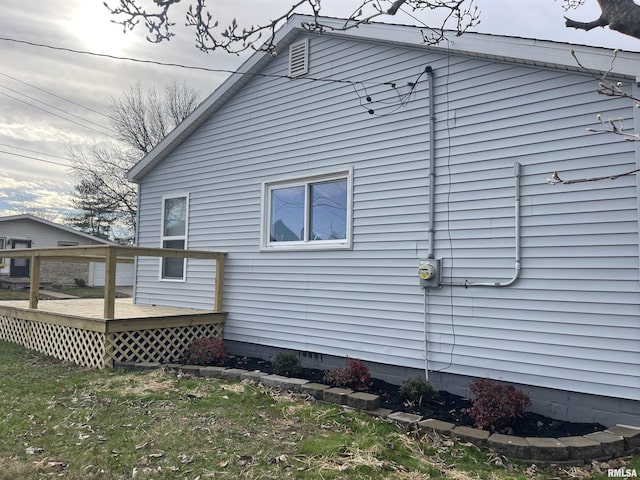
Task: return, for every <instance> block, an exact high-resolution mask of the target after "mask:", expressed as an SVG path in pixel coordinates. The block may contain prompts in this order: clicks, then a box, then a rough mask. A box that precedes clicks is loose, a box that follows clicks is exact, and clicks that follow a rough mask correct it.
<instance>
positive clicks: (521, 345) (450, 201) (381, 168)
mask: <svg viewBox="0 0 640 480" xmlns="http://www.w3.org/2000/svg"><path fill="white" fill-rule="evenodd" d="M301 20H304V18H301V17H299V16H295V17H293V18H292V19H291V20H290V22H289V23H288V24H287V25H286V26H285V27H284V28H282V29H281V31H280V32H278V37H277V44H278V55H275V56H272V55H269V54H265V53H262V52H257V53H254V54H253V56H251V57H250V58H249V59H248V60H247V61H246V62H245V64H244V65H243V66H242V67H241V68H240V70H239V71H238V73H237V74H234V75H231V76H230V77H229V79H228V80H227V81H225V82H224V83H223V84H222V86H221V87H220V88H218V89H217V90H216V91H215V92H214V93H213V94H212V95H211V96H210V97H209V98H208V99H207V100H205V101H204V102H203V104H202V105H201V106H200V107H199V108H198V109H197V110H196V111H195V112H194V113H193V114H192V115H191V116H190V117H189V118H188V119H187V120H185V121H184V122H183V123H182V124H181V125H179V126H178V128H176V129H175V130H174V131H173V132H172V133H171V134H170V135H168V136H167V138H165V140H164V141H163V142H162V143H161V144H160V145H159V146H158V147H156V148H155V149H154V150H153V151H152V152H151V153H149V154H148V155H147V156H146V157H145V158H144V159H143V160H142V161H141V162H140V163H138V164H137V165H136V166H135V167H134V168H133V169H132V170H131V171H130V174H129V178H130V180H132V181H135V182H137V183H138V184H139V188H140V210H139V222H138V232H137V235H138V237H137V238H138V244H139V245H140V246H144V247H158V246H164V247H173V248H189V249H198V250H215V251H225V252H228V256H227V260H226V264H225V280H224V281H225V291H224V309H225V311H227V312H228V319H227V322H226V325H225V332H224V335H225V339H226V341H227V342H228V343H229V344H230V346H231V349H232V351H234V352H243V353H244V354H254V355H265V356H266V355H272V354H273V353H274V352H275V351H277V350H278V349H286V350H292V351H297V352H300V356H301V357H302V358H303V359H305V360H306V361H307V362H315V365H317V366H322V365H325V366H331V365H336V364H337V362H338V359H344V358H345V357H357V358H360V359H362V360H364V361H366V362H368V363H369V364H370V365H371V367H372V370H373V371H374V372H375V373H376V374H377V375H378V376H381V377H383V378H385V379H388V380H389V379H392V380H393V379H395V381H396V382H399V381H402V380H403V379H404V378H406V377H410V376H417V375H424V374H425V371H427V372H428V378H429V380H430V381H431V382H432V383H433V384H434V385H435V386H436V387H438V388H444V389H447V390H449V391H452V392H456V393H462V394H468V392H469V390H468V384H469V382H470V381H471V380H473V379H474V378H481V377H490V378H493V379H496V380H503V381H507V382H511V383H514V384H517V385H518V386H520V387H521V388H523V389H525V390H526V391H527V392H528V393H529V394H530V395H531V396H532V398H533V402H534V409H535V410H537V411H540V412H542V413H546V414H550V415H552V416H555V417H558V418H564V419H566V418H568V419H572V420H576V419H578V420H584V421H593V420H595V421H600V422H603V423H607V424H611V423H616V422H619V423H627V424H632V423H633V424H636V425H640V420H639V419H640V402H638V401H639V400H640V261H639V255H640V247H639V241H638V237H639V212H638V208H639V201H638V190H639V188H640V187H639V182H638V177H637V176H635V175H629V176H623V177H620V178H618V179H616V180H615V181H611V180H605V181H600V182H587V183H579V184H574V185H550V184H548V183H547V178H549V177H551V175H552V172H553V171H554V170H558V172H559V176H560V177H563V178H564V177H566V178H582V177H596V176H604V175H614V174H619V173H624V172H629V171H632V170H636V169H638V168H640V142H636V143H634V142H625V141H623V139H622V138H621V137H620V136H617V135H614V134H607V133H599V134H598V133H592V132H589V131H587V129H588V128H598V127H599V126H601V125H600V124H599V122H598V120H597V115H598V114H600V115H601V117H602V118H603V119H604V120H607V119H609V118H614V119H618V118H621V119H623V120H624V126H625V128H626V129H627V132H628V133H632V132H635V133H638V132H640V109H637V108H635V109H634V108H633V104H632V102H631V101H630V100H629V99H625V98H612V97H606V96H603V95H598V94H597V93H596V92H595V89H596V88H597V86H598V82H597V80H596V78H597V77H599V76H600V75H601V74H603V73H604V72H609V74H608V75H609V78H610V79H613V80H615V81H620V82H621V88H622V89H623V90H624V91H625V92H627V93H628V94H631V95H633V96H634V97H636V98H640V87H639V86H638V82H639V81H640V78H639V76H640V53H637V52H635V53H632V52H618V53H617V58H616V59H615V60H613V57H614V52H613V51H612V50H608V49H603V48H594V47H586V46H579V45H567V44H563V43H557V42H550V41H542V40H532V39H524V38H510V37H502V36H495V35H486V34H470V33H467V34H465V35H463V36H462V37H459V38H458V37H455V38H454V37H452V38H451V39H450V40H448V41H445V42H443V43H441V44H440V45H438V46H429V45H425V44H424V43H423V41H422V31H421V29H419V28H415V27H406V26H398V25H384V24H371V25H362V26H360V27H358V28H354V29H350V30H346V31H329V30H327V31H326V32H325V33H323V34H312V33H308V32H305V31H304V30H302V29H301V28H300V23H301ZM326 21H327V22H329V23H332V22H335V24H336V25H337V26H341V25H343V24H344V21H339V20H335V19H327V20H326ZM572 49H573V50H575V54H576V55H577V57H578V58H579V60H580V62H581V63H582V64H583V65H584V66H586V67H587V68H589V70H590V73H584V72H583V71H580V69H579V68H578V66H577V63H576V60H575V59H574V58H573V57H572V55H571V50H572ZM290 53H293V54H294V55H290ZM292 58H293V59H294V61H293V62H292V61H291V59H292ZM591 72H592V73H591ZM429 259H431V260H429ZM439 259H441V260H440V262H439V261H438V260H439ZM427 260H429V261H428V262H427ZM423 263H429V264H430V266H425V267H424V268H423V269H422V273H423V274H424V276H425V277H429V276H430V275H432V272H431V270H430V269H431V268H433V269H435V270H436V272H435V273H436V274H435V276H432V277H431V279H430V280H426V281H425V282H426V283H428V284H431V285H433V284H434V283H437V279H438V278H441V282H442V284H441V285H440V286H439V287H431V288H429V289H423V288H422V287H421V285H420V279H419V277H418V267H419V266H420V265H421V264H423ZM439 275H441V277H439ZM136 278H137V283H136V294H135V301H136V302H137V303H142V304H159V305H172V306H181V307H197V308H210V304H211V292H212V291H213V284H214V280H215V279H214V272H213V271H212V269H211V268H210V266H207V265H206V264H205V262H202V261H198V260H189V261H188V262H183V261H182V260H177V261H176V260H172V261H167V262H165V263H159V262H158V261H157V260H153V259H151V260H148V259H141V260H139V262H138V264H137V271H136Z"/></svg>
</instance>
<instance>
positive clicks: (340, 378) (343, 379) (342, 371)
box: [324, 358, 371, 389]
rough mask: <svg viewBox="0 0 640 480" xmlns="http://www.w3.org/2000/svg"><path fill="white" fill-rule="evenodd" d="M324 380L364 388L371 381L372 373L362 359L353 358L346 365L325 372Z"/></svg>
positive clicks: (341, 385) (336, 384)
mask: <svg viewBox="0 0 640 480" xmlns="http://www.w3.org/2000/svg"><path fill="white" fill-rule="evenodd" d="M324 381H325V382H327V383H329V384H331V385H334V386H336V387H347V388H355V389H364V388H367V387H368V386H369V383H370V382H371V374H370V373H369V367H367V366H366V365H365V364H364V362H363V361H362V360H359V359H357V358H351V359H349V361H348V362H347V366H346V367H342V368H336V369H335V370H330V371H328V372H327V373H325V375H324Z"/></svg>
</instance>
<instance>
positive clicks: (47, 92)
mask: <svg viewBox="0 0 640 480" xmlns="http://www.w3.org/2000/svg"><path fill="white" fill-rule="evenodd" d="M0 75H2V76H4V77H7V78H10V79H11V80H14V81H16V82H19V83H22V84H23V85H27V86H28V87H31V88H35V89H36V90H40V91H41V92H44V93H46V94H47V95H51V96H53V97H56V98H59V99H60V100H64V101H65V102H69V103H73V104H74V105H76V106H78V107H82V108H84V109H86V110H89V111H90V112H93V113H97V114H98V115H102V116H103V117H105V118H109V115H107V114H106V113H102V112H99V111H98V110H94V109H93V108H91V107H87V106H86V105H82V104H81V103H78V102H74V101H73V100H69V99H68V98H65V97H62V96H60V95H57V94H55V93H53V92H50V91H48V90H45V89H44V88H40V87H36V86H35V85H32V84H30V83H28V82H25V81H24V80H20V79H19V78H16V77H12V76H11V75H9V74H6V73H3V72H0Z"/></svg>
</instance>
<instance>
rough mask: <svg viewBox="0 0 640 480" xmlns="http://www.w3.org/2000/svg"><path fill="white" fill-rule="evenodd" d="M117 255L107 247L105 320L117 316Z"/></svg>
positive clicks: (105, 263)
mask: <svg viewBox="0 0 640 480" xmlns="http://www.w3.org/2000/svg"><path fill="white" fill-rule="evenodd" d="M116 261H117V254H116V252H115V251H114V249H113V248H111V247H107V249H106V255H105V262H104V318H105V319H111V318H114V316H115V301H116V266H117V263H116Z"/></svg>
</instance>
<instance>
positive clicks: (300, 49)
mask: <svg viewBox="0 0 640 480" xmlns="http://www.w3.org/2000/svg"><path fill="white" fill-rule="evenodd" d="M308 72H309V39H308V38H305V39H304V40H301V41H299V42H296V43H293V44H291V45H290V46H289V76H290V77H300V76H302V75H306V74H307V73H308Z"/></svg>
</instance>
